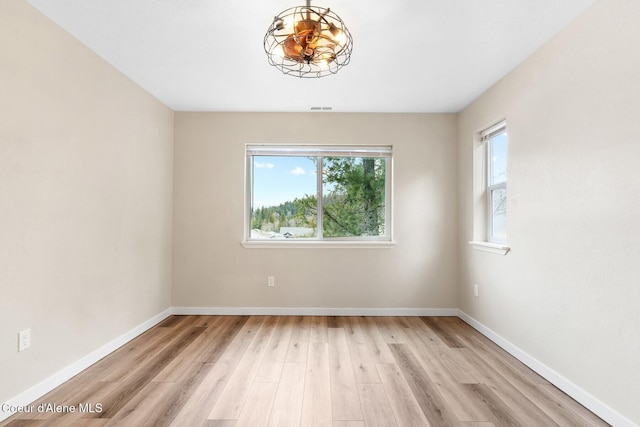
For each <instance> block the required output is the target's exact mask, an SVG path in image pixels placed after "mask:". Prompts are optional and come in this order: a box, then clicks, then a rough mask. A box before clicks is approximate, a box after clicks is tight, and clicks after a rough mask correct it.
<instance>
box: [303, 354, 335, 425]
mask: <svg viewBox="0 0 640 427" xmlns="http://www.w3.org/2000/svg"><path fill="white" fill-rule="evenodd" d="M306 365H307V371H306V375H305V383H304V397H303V402H302V415H301V420H302V421H301V423H300V425H301V426H302V427H331V426H332V424H333V423H332V421H333V420H332V416H331V414H332V411H331V380H330V375H331V374H330V370H329V343H317V342H313V343H310V344H309V357H308V361H307V364H306Z"/></svg>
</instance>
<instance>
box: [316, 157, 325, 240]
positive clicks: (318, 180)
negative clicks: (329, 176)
mask: <svg viewBox="0 0 640 427" xmlns="http://www.w3.org/2000/svg"><path fill="white" fill-rule="evenodd" d="M316 163H317V165H316V211H317V212H316V228H317V231H316V234H317V236H318V239H322V238H323V235H322V220H323V218H322V176H323V175H322V173H323V170H322V169H323V166H324V159H323V157H322V156H318V157H316Z"/></svg>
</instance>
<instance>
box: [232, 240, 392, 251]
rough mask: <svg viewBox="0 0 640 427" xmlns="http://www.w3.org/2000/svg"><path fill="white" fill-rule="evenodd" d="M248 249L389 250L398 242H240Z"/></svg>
mask: <svg viewBox="0 0 640 427" xmlns="http://www.w3.org/2000/svg"><path fill="white" fill-rule="evenodd" d="M240 244H241V245H242V246H244V247H245V248H247V249H266V248H278V249H389V248H393V247H394V246H396V242H389V241H379V240H375V241H373V240H369V241H346V240H341V241H333V242H332V241H327V240H296V241H292V240H266V241H261V240H245V241H242V242H240Z"/></svg>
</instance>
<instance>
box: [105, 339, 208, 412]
mask: <svg viewBox="0 0 640 427" xmlns="http://www.w3.org/2000/svg"><path fill="white" fill-rule="evenodd" d="M203 331H204V328H193V327H191V328H188V329H185V330H184V331H182V332H181V333H180V334H179V335H178V336H177V337H176V338H175V339H174V340H173V341H171V343H169V344H168V345H167V346H166V347H164V348H163V349H162V350H161V351H160V352H158V353H157V354H156V355H154V356H153V357H152V358H151V359H149V363H147V364H145V365H144V366H143V367H141V368H140V369H138V370H136V371H135V373H134V374H133V375H131V377H129V378H128V379H127V380H126V382H123V383H122V385H121V386H120V387H118V389H116V390H115V391H114V392H113V393H111V394H109V396H107V397H106V398H105V400H104V402H103V406H104V411H103V412H102V413H100V414H98V415H97V418H112V417H114V416H115V415H116V414H117V413H118V411H120V410H121V409H122V408H123V407H124V406H125V405H126V404H127V402H128V401H130V400H131V399H133V398H134V396H135V395H136V394H138V393H139V392H140V390H142V389H143V388H144V386H146V385H147V384H148V383H150V382H151V380H152V379H153V378H154V377H155V376H156V375H157V374H158V373H159V372H160V371H162V369H164V367H165V366H166V365H167V364H169V363H170V362H171V361H172V360H173V359H174V358H175V357H176V356H177V355H178V354H179V353H180V352H181V351H182V350H183V349H184V348H185V347H187V346H188V345H189V343H191V342H192V341H193V340H194V339H196V338H197V337H198V336H199V335H200V334H202V332H203Z"/></svg>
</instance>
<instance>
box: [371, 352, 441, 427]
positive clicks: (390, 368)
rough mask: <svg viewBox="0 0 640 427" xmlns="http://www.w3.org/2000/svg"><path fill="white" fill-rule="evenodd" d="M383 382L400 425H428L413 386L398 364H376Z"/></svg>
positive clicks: (417, 426) (418, 426)
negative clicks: (410, 385)
mask: <svg viewBox="0 0 640 427" xmlns="http://www.w3.org/2000/svg"><path fill="white" fill-rule="evenodd" d="M376 368H377V369H378V373H379V374H380V378H381V379H382V384H383V386H384V388H385V391H386V392H387V396H388V397H389V406H390V407H391V410H392V411H393V414H394V416H395V419H396V421H397V423H398V425H399V426H414V427H426V426H429V422H428V421H427V418H426V417H425V415H424V412H422V409H421V408H420V405H418V401H417V400H416V398H415V396H414V395H413V392H412V391H411V387H409V384H408V383H407V381H406V379H405V378H404V376H403V375H402V371H401V370H400V368H399V367H398V365H396V364H390V363H380V364H378V365H376Z"/></svg>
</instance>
